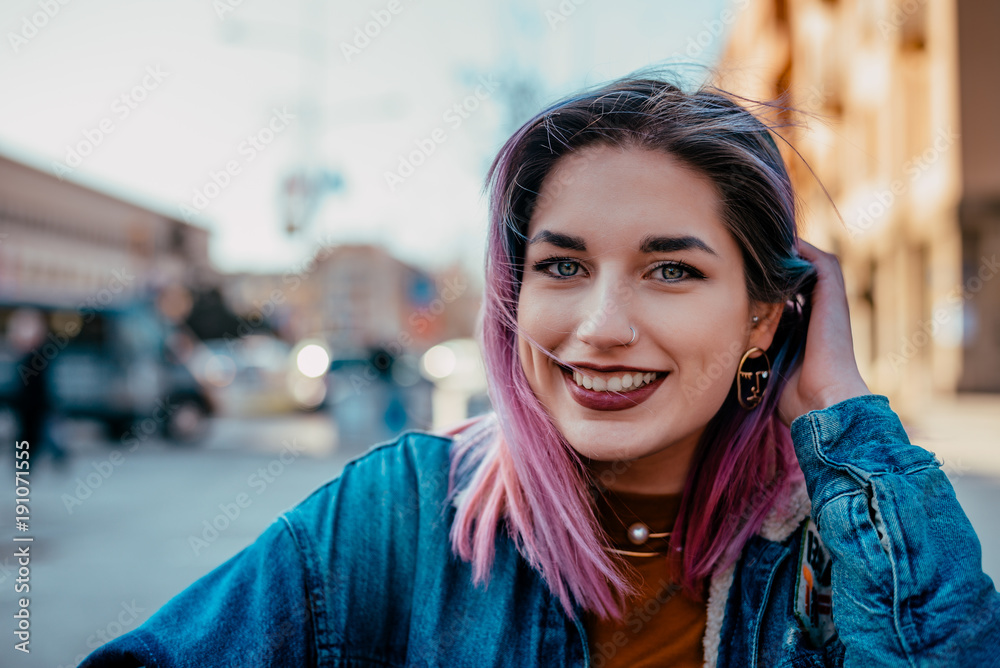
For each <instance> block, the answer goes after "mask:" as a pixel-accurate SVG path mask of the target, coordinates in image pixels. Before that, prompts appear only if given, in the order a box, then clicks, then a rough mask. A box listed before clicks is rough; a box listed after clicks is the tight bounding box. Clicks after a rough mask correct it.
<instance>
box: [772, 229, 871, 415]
mask: <svg viewBox="0 0 1000 668" xmlns="http://www.w3.org/2000/svg"><path fill="white" fill-rule="evenodd" d="M798 251H799V254H800V255H801V256H802V257H804V258H805V259H807V260H809V261H810V262H812V264H813V266H815V267H816V272H817V277H816V286H815V287H814V288H813V293H812V297H811V301H812V314H811V315H810V317H809V329H808V333H807V335H806V349H805V355H804V357H803V359H802V364H801V365H800V366H799V368H798V369H797V370H796V371H795V373H793V374H792V376H791V377H790V378H789V379H788V382H787V383H786V385H785V389H784V391H783V392H782V393H781V398H780V399H779V400H778V415H779V416H780V417H781V421H782V422H784V423H785V424H786V425H790V424H791V423H792V420H794V419H795V418H797V417H799V416H800V415H804V414H805V413H808V412H809V411H812V410H821V409H823V408H829V407H830V406H832V405H834V404H836V403H839V402H841V401H844V400H846V399H851V398H853V397H858V396H861V395H864V394H871V392H870V391H869V390H868V386H867V385H865V381H864V380H863V379H862V378H861V372H859V371H858V363H857V361H856V360H855V358H854V342H853V340H852V338H851V318H850V315H849V314H848V310H847V291H846V289H845V288H844V273H843V272H842V271H841V269H840V262H839V261H838V260H837V258H836V256H834V255H831V254H830V253H824V252H823V251H821V250H820V249H818V248H816V247H815V246H813V245H812V244H810V243H807V242H805V241H802V240H801V239H800V240H799V244H798Z"/></svg>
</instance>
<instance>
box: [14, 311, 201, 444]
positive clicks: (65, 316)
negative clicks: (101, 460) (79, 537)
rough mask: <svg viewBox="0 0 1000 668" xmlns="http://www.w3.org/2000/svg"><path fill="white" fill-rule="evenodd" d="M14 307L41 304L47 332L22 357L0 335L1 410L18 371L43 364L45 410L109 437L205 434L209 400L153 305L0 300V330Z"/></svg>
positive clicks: (180, 439)
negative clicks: (101, 429)
mask: <svg viewBox="0 0 1000 668" xmlns="http://www.w3.org/2000/svg"><path fill="white" fill-rule="evenodd" d="M19 308H33V309H36V310H39V311H41V312H42V313H43V314H44V316H45V319H46V322H47V325H48V330H49V331H48V334H47V336H46V339H45V341H44V343H43V344H42V345H41V346H39V347H38V348H37V349H36V350H35V352H34V354H33V355H32V356H31V357H30V358H29V359H27V360H25V359H24V357H23V356H21V355H19V354H18V353H16V351H14V350H13V349H12V348H11V347H10V345H9V343H8V342H7V338H6V336H4V337H3V339H2V340H0V403H3V404H5V405H6V406H7V407H8V412H9V410H10V409H9V407H10V406H11V405H12V403H13V402H12V399H13V397H15V396H16V395H17V392H18V384H19V383H21V382H22V381H21V377H22V375H23V374H25V373H31V372H33V371H34V370H45V372H47V373H49V374H50V385H49V394H50V400H51V404H52V411H53V413H54V414H55V415H58V416H59V417H65V418H76V419H89V420H97V421H99V422H101V423H103V424H104V425H106V426H107V428H108V432H109V436H110V437H111V439H112V441H113V442H118V441H121V442H133V441H136V442H138V441H144V440H146V439H148V438H150V437H153V436H164V437H166V438H167V439H168V440H169V441H170V442H173V443H189V442H194V441H197V440H198V439H200V438H201V437H202V436H204V435H205V433H206V431H207V428H208V422H209V421H208V418H209V417H210V416H211V415H212V413H213V405H212V401H211V399H210V398H209V396H208V394H207V393H206V392H205V390H204V388H203V387H202V385H201V384H200V383H199V382H198V381H197V379H195V377H194V375H193V374H192V373H191V372H190V371H189V370H188V368H187V367H186V366H185V365H184V364H183V363H182V362H181V360H180V359H179V358H178V356H177V355H176V354H175V353H174V351H173V350H172V349H171V347H170V345H169V341H170V336H171V333H172V332H171V327H170V326H169V325H167V323H166V322H164V321H163V320H162V319H161V318H160V316H159V314H158V312H157V311H156V309H155V307H154V306H153V305H151V304H145V303H135V304H131V305H128V306H125V307H121V308H108V309H102V310H91V309H89V308H87V309H80V308H77V309H74V308H70V307H58V306H45V305H34V304H0V331H3V332H6V323H7V321H8V320H9V319H10V317H11V316H12V315H13V314H14V313H15V312H16V311H17V310H18V309H19ZM15 417H16V416H15Z"/></svg>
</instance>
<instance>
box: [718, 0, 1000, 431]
mask: <svg viewBox="0 0 1000 668" xmlns="http://www.w3.org/2000/svg"><path fill="white" fill-rule="evenodd" d="M728 22H733V23H734V25H733V27H732V31H731V34H730V37H729V41H728V44H727V46H726V48H725V50H724V56H723V58H722V61H721V64H720V66H719V76H718V79H719V81H718V83H719V85H720V87H722V88H725V89H727V90H730V91H733V92H735V93H738V94H741V95H745V96H747V97H750V98H752V99H754V100H760V101H773V100H778V99H781V100H782V101H783V102H784V103H785V104H787V105H788V106H790V107H793V108H796V109H798V110H800V111H802V112H805V114H803V115H799V114H789V113H787V112H784V111H781V110H779V109H774V110H772V112H773V113H771V119H770V120H771V121H772V123H773V124H777V125H779V126H782V127H781V129H780V130H779V132H780V134H782V136H783V137H784V138H785V139H787V140H788V141H789V142H790V144H791V145H792V146H794V147H795V149H796V150H797V151H798V153H799V154H800V155H801V157H799V156H796V155H795V153H794V152H793V151H792V150H791V149H789V148H788V147H787V146H783V147H782V150H783V151H784V152H785V157H786V163H787V164H788V165H789V166H790V170H791V173H792V179H793V181H794V183H795V185H796V190H797V193H798V196H799V204H800V209H799V212H800V221H801V223H800V224H801V225H802V228H803V230H804V233H805V236H806V237H807V238H809V239H810V240H812V241H814V242H815V243H817V244H818V245H821V246H823V247H825V248H826V249H828V250H832V251H833V252H835V253H837V254H838V255H839V256H840V259H841V262H842V265H843V268H844V273H845V276H846V279H847V286H848V293H849V295H848V296H849V299H850V302H851V314H852V319H853V326H854V340H855V347H856V351H857V353H858V361H859V364H860V366H861V369H862V373H863V374H864V376H865V378H866V379H867V380H868V382H869V385H870V386H871V387H872V389H873V390H874V391H877V392H880V393H885V394H888V395H890V396H892V398H893V400H894V402H895V403H896V405H898V406H899V407H900V408H901V409H902V410H903V411H908V412H913V411H916V410H919V408H920V406H921V405H922V404H923V403H924V402H926V401H927V400H928V399H929V398H930V396H931V395H932V394H933V393H934V392H945V393H950V392H954V391H956V390H977V391H1000V277H997V274H998V273H1000V266H997V264H996V258H997V257H998V256H1000V159H998V158H997V156H1000V131H998V129H997V126H996V121H997V119H998V118H1000V86H997V74H996V67H997V65H998V64H1000V40H997V39H996V37H995V36H994V35H993V34H991V33H992V32H993V30H994V29H995V28H996V27H997V26H1000V4H998V3H996V2H995V0H962V2H957V1H956V0H888V1H885V2H875V1H869V0H753V1H751V2H749V3H748V4H746V6H745V8H744V9H743V10H742V11H740V12H739V14H738V15H737V16H735V18H733V19H732V20H731V21H727V23H728ZM782 96H785V97H784V98H782ZM803 159H804V160H805V162H806V163H808V166H807V165H806V164H804V163H803ZM810 169H811V170H812V172H810ZM821 184H822V185H821ZM824 187H825V190H826V192H824ZM828 194H829V198H832V200H833V202H834V203H835V204H836V210H839V212H840V215H841V216H842V217H843V220H841V219H839V218H838V216H837V211H836V210H835V209H834V207H833V206H831V203H830V200H829V199H828Z"/></svg>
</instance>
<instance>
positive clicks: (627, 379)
mask: <svg viewBox="0 0 1000 668" xmlns="http://www.w3.org/2000/svg"><path fill="white" fill-rule="evenodd" d="M658 375H659V374H657V373H656V372H655V371H651V372H648V373H640V372H635V373H620V374H617V375H614V376H602V377H597V378H592V377H591V376H587V375H585V374H583V373H580V372H579V371H574V372H573V380H575V381H576V384H577V385H579V386H580V387H583V388H586V389H588V390H594V391H595V392H623V391H624V392H629V391H631V390H636V389H639V388H640V387H642V386H643V385H648V384H650V383H652V382H653V381H654V380H656V379H657V377H658Z"/></svg>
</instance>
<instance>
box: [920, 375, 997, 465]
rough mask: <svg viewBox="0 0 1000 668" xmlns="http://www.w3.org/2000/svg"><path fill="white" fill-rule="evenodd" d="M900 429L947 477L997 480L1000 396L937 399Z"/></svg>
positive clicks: (986, 395)
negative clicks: (938, 463)
mask: <svg viewBox="0 0 1000 668" xmlns="http://www.w3.org/2000/svg"><path fill="white" fill-rule="evenodd" d="M903 426H904V427H905V428H906V431H907V433H908V434H909V435H910V441H911V442H912V443H914V444H916V445H919V446H920V447H922V448H926V449H927V450H930V451H931V452H933V453H935V454H936V455H937V456H938V457H939V458H940V459H941V460H942V461H944V467H943V468H944V470H945V472H946V473H947V474H948V476H949V477H952V478H954V477H956V476H962V475H966V474H970V475H979V476H989V477H994V478H1000V394H959V395H949V396H939V397H936V398H935V399H934V401H933V402H932V403H930V404H928V405H927V406H926V407H925V409H924V410H922V411H921V412H920V414H919V415H914V416H911V417H910V419H908V420H904V421H903Z"/></svg>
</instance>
